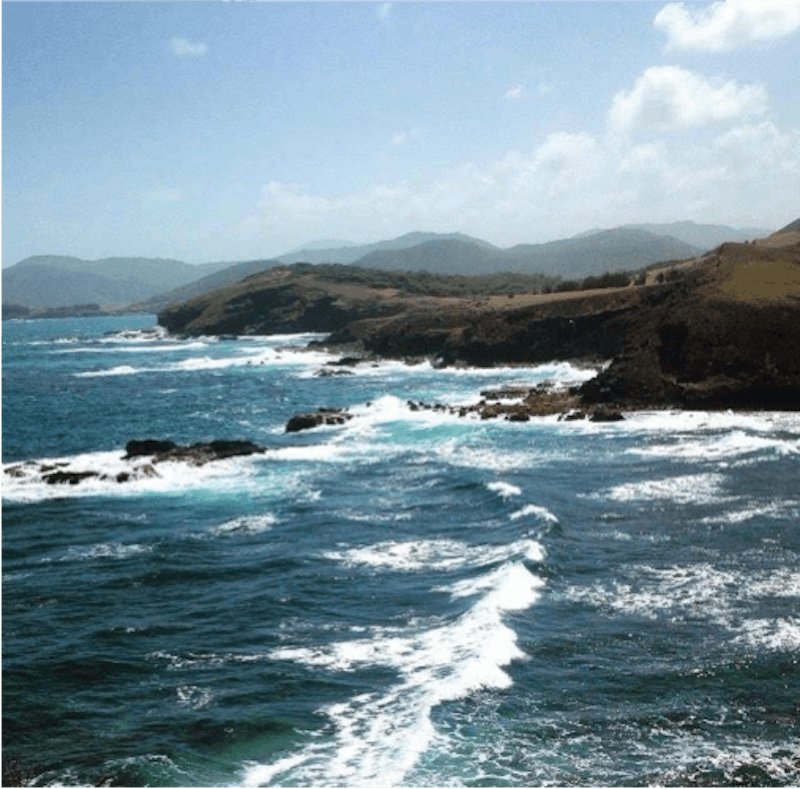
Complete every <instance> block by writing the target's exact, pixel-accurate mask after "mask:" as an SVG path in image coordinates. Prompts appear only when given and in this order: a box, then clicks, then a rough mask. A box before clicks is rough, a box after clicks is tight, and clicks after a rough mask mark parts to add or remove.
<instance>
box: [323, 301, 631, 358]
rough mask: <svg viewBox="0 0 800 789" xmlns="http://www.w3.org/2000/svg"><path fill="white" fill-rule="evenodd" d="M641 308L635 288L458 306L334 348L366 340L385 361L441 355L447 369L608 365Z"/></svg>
mask: <svg viewBox="0 0 800 789" xmlns="http://www.w3.org/2000/svg"><path fill="white" fill-rule="evenodd" d="M639 301H640V293H639V290H638V289H636V288H625V289H621V290H612V291H601V292H592V293H591V294H580V293H571V294H562V295H550V296H528V297H517V298H512V299H502V298H495V299H488V300H486V301H485V302H474V301H469V300H459V301H458V302H456V303H453V302H451V303H447V300H441V301H440V303H438V304H436V305H424V306H420V305H417V306H415V307H414V308H411V309H408V310H405V311H403V312H401V313H400V314H398V315H396V316H394V317H392V318H390V319H388V320H387V319H384V320H372V319H367V320H362V321H359V322H356V323H353V324H350V325H348V326H347V327H346V328H345V329H344V330H343V331H342V332H339V333H335V334H333V335H332V336H331V338H330V340H329V341H328V343H329V344H335V343H337V342H345V341H348V340H354V339H357V340H360V341H361V343H362V345H363V346H364V348H365V349H366V350H368V351H370V352H372V353H375V354H377V355H380V356H394V357H399V356H416V355H434V356H438V357H439V358H440V360H441V361H442V363H444V364H453V363H456V362H462V363H465V364H469V365H474V366H484V367H488V366H491V365H493V364H498V363H502V364H509V363H512V364H513V363H520V364H524V363H537V362H546V361H551V360H553V359H574V358H578V357H593V358H599V359H608V358H610V357H612V356H614V355H615V354H616V353H618V352H620V351H621V350H622V345H623V341H624V338H625V336H626V331H627V325H628V322H629V321H630V318H631V315H632V312H633V311H634V310H635V307H636V305H637V304H638V303H639Z"/></svg>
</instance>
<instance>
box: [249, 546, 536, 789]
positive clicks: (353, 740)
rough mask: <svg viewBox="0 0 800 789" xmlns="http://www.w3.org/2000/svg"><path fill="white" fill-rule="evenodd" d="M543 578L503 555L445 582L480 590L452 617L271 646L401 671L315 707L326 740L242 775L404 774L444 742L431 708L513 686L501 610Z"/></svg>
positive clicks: (341, 666)
mask: <svg viewBox="0 0 800 789" xmlns="http://www.w3.org/2000/svg"><path fill="white" fill-rule="evenodd" d="M543 585H544V582H543V581H542V579H541V578H539V577H537V576H535V575H533V574H532V573H531V572H529V571H528V570H527V569H526V568H525V566H524V565H523V564H522V563H520V562H507V563H505V564H503V565H501V566H500V567H498V568H496V569H495V570H493V571H492V572H490V573H488V574H486V575H484V576H482V577H481V578H479V579H476V580H473V581H471V582H461V583H458V584H454V585H453V586H452V587H451V588H450V592H451V594H452V595H453V597H472V596H477V597H478V599H477V601H476V602H475V603H474V604H473V605H472V606H471V607H470V608H469V609H468V610H467V611H466V612H464V613H463V614H462V615H461V616H459V617H458V618H457V619H456V620H454V621H452V622H445V623H441V624H439V625H438V626H432V627H429V628H427V629H423V630H421V631H418V630H415V629H413V628H410V627H409V628H406V629H386V628H382V629H381V628H375V629H374V630H373V631H372V637H371V638H366V639H363V638H362V639H357V640H349V641H340V642H335V643H332V644H327V645H324V646H318V647H281V648H278V649H276V650H274V651H273V652H272V653H271V657H272V658H273V659H274V660H287V661H292V662H296V663H300V664H303V665H306V666H309V667H313V668H323V669H327V670H330V671H337V672H351V671H354V670H356V669H360V668H369V667H386V668H390V669H393V670H395V671H396V672H397V674H398V679H397V681H396V682H395V684H393V685H389V686H388V687H386V688H385V689H384V690H382V691H381V692H377V693H365V694H363V695H359V696H355V697H353V698H351V699H350V700H348V701H345V702H343V703H341V704H332V705H329V706H326V707H324V708H322V709H321V710H320V712H321V713H323V714H325V715H326V716H327V717H328V718H329V719H330V721H331V722H332V723H333V725H334V731H335V733H334V735H333V737H332V739H330V740H327V741H317V742H311V743H310V744H308V745H306V746H305V747H303V748H302V749H301V750H300V751H298V752H297V753H295V754H292V755H291V756H288V757H286V758H283V759H280V760H278V761H276V762H273V763H271V764H254V763H251V764H248V765H247V766H246V770H245V784H247V785H265V784H270V783H273V782H275V783H276V784H279V785H285V784H291V785H306V786H335V785H344V786H392V785H397V784H400V783H402V782H403V779H404V777H405V776H406V775H407V774H408V773H409V771H410V770H412V769H413V767H414V766H415V765H416V764H417V763H418V761H419V759H420V757H421V756H422V755H423V754H424V753H425V752H426V751H427V750H428V749H429V748H431V746H433V745H435V744H437V743H439V744H441V743H442V738H443V735H441V734H439V733H438V732H437V731H436V729H435V727H434V724H433V721H432V719H431V712H432V710H433V709H434V708H436V707H437V706H438V705H440V704H442V703H443V702H445V701H451V700H456V699H462V698H465V697H467V696H469V695H470V694H472V693H474V692H476V691H478V690H481V689H504V688H508V687H510V686H511V684H512V680H511V678H510V677H509V675H508V674H507V673H506V671H505V670H504V669H505V667H506V666H508V665H509V664H510V663H511V662H512V661H514V660H519V659H521V658H523V657H524V656H525V655H524V653H523V652H522V651H521V650H520V648H519V647H518V646H517V636H516V634H515V633H514V631H513V630H512V629H511V628H510V627H508V626H507V625H506V624H505V623H504V621H503V618H504V616H505V615H506V614H508V613H510V612H512V611H520V610H525V609H527V608H529V607H530V606H532V605H534V604H535V603H536V602H537V600H538V599H539V595H540V590H541V588H542V586H543Z"/></svg>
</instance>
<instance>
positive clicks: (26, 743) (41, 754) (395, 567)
mask: <svg viewBox="0 0 800 789" xmlns="http://www.w3.org/2000/svg"><path fill="white" fill-rule="evenodd" d="M153 326H154V320H153V318H152V317H137V316H134V317H131V316H128V317H123V318H113V319H112V318H105V319H75V320H62V321H37V322H5V323H4V325H3V463H4V469H5V471H6V472H8V471H9V470H11V472H12V473H4V474H3V756H4V759H9V758H14V759H16V760H18V763H19V764H21V765H23V766H24V767H25V768H26V769H27V770H29V771H31V772H32V773H33V774H35V775H36V781H37V784H39V785H48V784H60V785H65V784H66V785H78V784H82V785H86V784H89V785H94V784H97V785H127V786H136V785H151V786H153V785H157V786H170V785H178V786H190V785H259V784H261V785H291V786H390V785H397V786H426V785H428V786H430V785H433V786H542V785H559V786H568V785H584V786H585V785H608V786H611V785H614V786H631V785H636V786H642V785H662V786H663V785H679V786H685V785H704V786H705V785H712V786H722V785H760V786H763V785H791V784H795V785H796V784H797V783H798V781H800V664H799V663H798V661H799V660H800V608H799V607H798V603H799V602H800V565H799V564H798V558H799V557H800V486H799V485H798V470H799V469H800V418H798V416H796V415H792V414H772V413H760V414H731V413H714V414H703V413H683V414H681V413H643V414H637V415H633V416H631V417H629V418H628V419H627V420H626V421H624V422H621V423H614V424H605V425H602V424H592V423H583V422H558V421H557V420H556V418H555V417H553V418H542V419H538V420H537V419H534V420H532V421H530V422H528V423H524V424H520V423H509V422H502V421H480V420H479V419H459V418H458V417H455V416H450V415H446V414H443V413H437V412H430V411H416V412H415V411H412V410H411V409H409V408H408V406H407V401H408V400H409V399H412V400H424V401H427V402H434V401H436V402H446V403H449V404H456V403H467V402H475V401H476V400H477V399H479V392H480V390H481V389H485V388H488V387H493V386H497V385H500V384H506V383H523V384H531V385H532V384H535V383H537V382H539V381H542V380H545V379H550V380H556V381H562V382H565V383H566V382H569V381H572V382H575V381H576V380H580V379H582V378H583V379H585V378H586V377H587V375H589V373H587V372H585V371H582V370H579V369H577V368H575V367H572V366H570V365H567V364H553V365H546V366H542V367H538V368H532V369H496V370H483V371H451V370H434V369H431V368H430V366H428V365H419V366H407V365H404V364H401V363H385V364H381V365H378V366H366V367H361V368H358V369H357V373H356V374H355V375H353V376H336V377H319V376H316V375H315V373H316V372H317V371H318V370H320V368H322V367H323V366H324V364H325V362H326V361H328V360H330V359H331V358H333V357H329V356H327V355H325V354H322V353H318V352H317V353H315V352H312V353H309V352H303V351H301V350H298V349H297V348H298V347H302V346H304V345H305V344H306V343H307V341H308V340H309V339H310V337H308V336H306V337H273V338H252V339H247V340H240V341H220V340H215V339H209V340H191V341H189V340H177V339H174V338H169V337H165V336H163V335H161V334H158V333H151V331H150V330H151V329H152V328H153ZM320 406H346V407H348V408H349V409H350V410H351V411H352V413H354V414H355V417H354V418H353V419H352V420H351V421H350V422H348V423H347V424H346V425H344V426H341V427H326V428H320V429H317V430H312V431H308V432H305V433H299V434H288V435H287V434H285V433H284V425H285V423H286V421H287V420H288V418H289V417H290V416H292V415H293V414H295V413H298V412H300V411H305V410H311V409H314V408H317V407H320ZM147 437H152V438H169V439H173V440H175V441H178V442H182V443H183V442H195V441H201V440H211V439H216V438H230V439H250V440H252V441H255V442H258V443H260V444H262V445H264V446H267V447H269V451H268V452H267V453H266V454H264V455H259V456H252V457H248V458H237V459H231V460H226V461H220V462H218V463H212V464H208V465H206V466H202V467H195V466H190V465H187V464H180V463H162V464H158V467H157V472H158V476H155V477H153V476H141V478H138V479H136V480H134V481H131V482H128V483H122V484H121V483H118V482H116V481H115V479H114V477H115V475H116V474H117V473H119V472H120V471H124V470H128V471H130V470H131V469H132V468H133V467H134V466H135V465H136V462H134V461H124V460H122V455H123V454H124V446H125V443H126V442H127V441H128V440H130V439H132V438H147ZM137 462H138V461H137ZM41 463H45V464H46V465H47V464H51V463H64V464H65V466H64V467H63V468H64V469H67V470H70V471H85V470H94V471H100V472H102V473H105V474H107V475H108V478H107V479H98V478H94V479H90V480H87V481H86V482H84V483H83V484H80V485H76V486H74V487H73V486H69V485H59V486H54V485H48V484H46V483H45V482H44V481H43V479H42V472H41V469H40V464H41Z"/></svg>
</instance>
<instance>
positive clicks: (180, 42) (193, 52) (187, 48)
mask: <svg viewBox="0 0 800 789" xmlns="http://www.w3.org/2000/svg"><path fill="white" fill-rule="evenodd" d="M169 48H170V49H171V50H172V54H173V55H177V56H178V57H179V58H202V57H204V56H205V55H206V54H207V53H208V44H204V43H203V42H202V41H189V40H188V39H186V38H177V37H176V38H171V39H170V41H169Z"/></svg>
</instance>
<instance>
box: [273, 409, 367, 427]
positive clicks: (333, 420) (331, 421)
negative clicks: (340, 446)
mask: <svg viewBox="0 0 800 789" xmlns="http://www.w3.org/2000/svg"><path fill="white" fill-rule="evenodd" d="M352 418H353V415H352V414H348V413H347V412H346V411H344V410H342V409H337V408H320V409H319V410H318V411H311V412H309V413H305V414H296V415H295V416H293V417H292V418H291V419H290V420H289V421H288V422H287V423H286V432H287V433H299V432H300V431H301V430H310V429H311V428H314V427H319V426H320V425H343V424H344V423H345V422H347V421H348V420H350V419H352Z"/></svg>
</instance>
